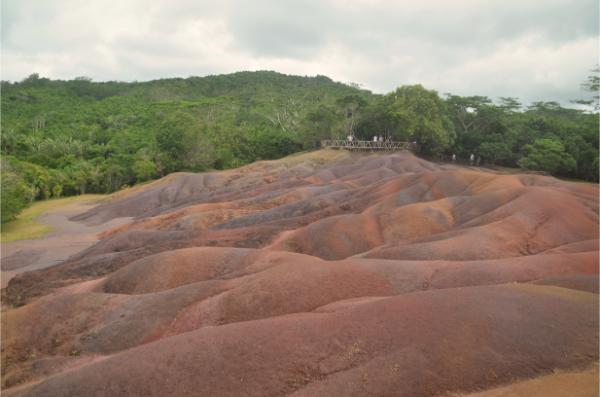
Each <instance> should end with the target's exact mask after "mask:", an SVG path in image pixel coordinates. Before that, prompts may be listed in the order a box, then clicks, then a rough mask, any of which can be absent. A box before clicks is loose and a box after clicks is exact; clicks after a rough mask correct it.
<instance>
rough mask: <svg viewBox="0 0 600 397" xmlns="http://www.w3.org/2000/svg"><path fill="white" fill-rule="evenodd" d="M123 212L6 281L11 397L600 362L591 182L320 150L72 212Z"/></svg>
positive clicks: (393, 386) (461, 380)
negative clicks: (50, 261)
mask: <svg viewBox="0 0 600 397" xmlns="http://www.w3.org/2000/svg"><path fill="white" fill-rule="evenodd" d="M122 216H134V217H135V218H136V219H135V221H134V222H133V223H130V224H128V225H125V226H122V227H119V228H116V229H113V230H111V231H108V232H106V233H104V235H103V239H102V240H101V241H99V242H98V243H97V244H95V245H93V246H92V247H90V248H88V249H86V250H85V251H82V252H81V253H79V254H77V255H76V256H74V257H71V258H70V259H68V260H67V261H65V262H63V263H61V264H59V265H56V266H53V267H50V268H47V269H42V270H38V271H33V272H28V273H23V274H20V275H18V276H17V277H15V278H14V279H13V280H11V281H10V283H9V285H8V287H7V288H5V289H4V290H3V291H2V293H3V304H4V312H3V315H2V331H3V332H2V385H3V389H4V390H3V391H4V392H5V393H7V395H27V396H29V395H32V396H33V395H65V396H80V395H90V396H93V395H98V396H103V395H105V396H113V395H124V396H125V395H136V396H142V395H157V396H158V395H160V396H163V395H211V396H212V395H214V396H234V395H235V396H237V395H256V396H280V395H294V396H317V395H327V396H330V395H331V396H333V395H344V396H346V395H348V396H353V395H356V396H364V395H378V396H397V395H402V396H436V395H439V396H442V395H450V394H452V393H454V394H461V393H473V392H477V391H481V390H485V389H491V388H494V387H506V386H502V385H506V384H510V383H511V382H516V381H526V380H527V379H531V378H538V377H540V376H544V375H547V374H551V373H552V372H553V371H555V370H579V369H585V368H589V366H590V365H593V363H595V362H597V360H598V295H597V294H598V187H597V185H590V184H578V183H569V182H562V181H559V180H557V179H554V178H550V177H545V176H539V175H527V174H523V175H502V174H496V173H494V172H492V171H489V170H487V171H483V170H474V169H465V168H460V167H453V166H448V165H438V164H434V163H430V162H427V161H425V160H422V159H419V158H416V157H414V156H413V155H411V154H409V153H396V154H391V155H373V154H358V153H348V152H338V151H320V152H313V153H307V154H301V155H295V156H291V157H288V158H285V159H282V160H277V161H272V162H260V163H256V164H252V165H250V166H247V167H243V168H240V169H237V170H231V171H224V172H219V173H206V174H174V175H170V176H168V177H166V178H163V179H162V180H159V181H156V182H154V183H151V184H148V185H144V186H140V187H136V188H134V189H130V190H128V191H124V192H122V193H120V194H118V195H116V197H115V199H114V200H113V201H111V202H107V203H104V204H102V205H100V206H98V207H95V208H93V209H92V210H90V211H88V212H87V213H85V214H83V215H80V216H78V217H76V219H77V220H79V221H83V222H87V223H92V224H97V223H102V222H106V221H108V220H110V219H114V218H117V217H122ZM17 265H18V264H17ZM11 266H12V264H11ZM561 379H562V378H561ZM553 382H556V380H553ZM499 390H500V389H499ZM569 390H572V391H573V394H576V393H577V387H576V386H569ZM586 390H587V389H586ZM490 392H491V391H490Z"/></svg>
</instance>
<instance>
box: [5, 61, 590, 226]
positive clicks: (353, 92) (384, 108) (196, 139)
mask: <svg viewBox="0 0 600 397" xmlns="http://www.w3.org/2000/svg"><path fill="white" fill-rule="evenodd" d="M1 88H2V109H1V110H2V125H1V127H2V132H1V133H2V141H1V143H2V145H1V151H2V164H1V166H2V221H6V220H8V219H11V218H13V217H14V216H15V215H16V214H17V213H18V212H19V211H20V210H21V209H22V208H23V207H25V206H26V205H27V204H28V203H29V202H31V201H32V200H35V199H46V198H51V197H60V196H61V195H73V194H81V193H92V192H93V193H106V192H112V191H115V190H117V189H120V188H121V187H123V186H126V185H132V184H135V183H139V182H143V181H146V180H150V179H154V178H158V177H160V176H163V175H166V174H168V173H170V172H174V171H203V170H208V169H225V168H231V167H237V166H240V165H243V164H246V163H250V162H253V161H256V160H259V159H273V158H278V157H282V156H285V155H287V154H290V153H293V152H297V151H299V150H303V149H311V148H315V147H318V145H319V142H320V140H321V139H326V138H341V137H346V136H347V135H354V136H355V137H356V138H358V139H371V138H372V136H373V135H382V136H385V137H390V138H392V139H395V140H411V141H414V140H416V141H417V142H418V144H419V150H420V151H421V154H423V155H427V156H432V157H440V156H448V155H450V154H451V153H456V154H457V156H459V157H465V158H466V157H467V156H469V154H470V153H474V154H476V155H477V156H481V157H482V159H483V161H484V162H485V163H487V164H491V165H494V164H499V165H506V166H520V167H523V168H527V169H535V170H543V171H546V172H549V173H553V174H555V175H560V176H567V177H575V178H581V179H587V180H593V181H597V180H598V118H597V115H593V114H588V113H585V112H582V111H578V110H573V109H565V108H563V107H561V106H559V105H558V104H556V103H553V102H543V103H542V102H540V103H535V104H532V105H531V106H529V107H527V108H523V107H522V106H521V104H519V103H518V101H517V100H516V99H514V98H502V99H501V100H500V101H499V102H498V103H493V102H492V101H491V100H490V99H488V98H485V97H459V96H453V95H447V96H445V97H440V96H439V95H438V94H437V93H436V92H435V91H430V90H427V89H425V88H423V87H422V86H419V85H416V86H403V87H400V88H398V89H397V90H396V91H394V92H392V93H390V94H388V95H384V96H382V95H375V94H372V93H370V92H369V91H366V90H360V89H358V88H357V87H354V86H352V85H346V84H341V83H336V82H333V81H332V80H331V79H329V78H327V77H325V76H317V77H300V76H288V75H283V74H279V73H275V72H240V73H234V74H229V75H220V76H208V77H203V78H201V77H190V78H187V79H162V80H156V81H150V82H143V83H138V82H133V83H123V82H92V81H91V80H90V79H88V78H77V79H74V80H69V81H61V80H50V79H46V78H41V77H39V76H38V75H36V74H34V75H31V76H30V77H28V78H26V79H24V80H23V81H21V82H17V83H9V82H2V87H1Z"/></svg>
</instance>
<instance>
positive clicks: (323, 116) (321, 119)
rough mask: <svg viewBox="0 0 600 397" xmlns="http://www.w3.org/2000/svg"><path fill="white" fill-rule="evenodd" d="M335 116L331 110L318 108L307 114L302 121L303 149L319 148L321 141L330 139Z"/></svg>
mask: <svg viewBox="0 0 600 397" xmlns="http://www.w3.org/2000/svg"><path fill="white" fill-rule="evenodd" d="M335 121H336V120H335V116H334V113H333V111H332V110H331V109H329V108H327V107H320V108H318V109H315V110H313V111H311V112H309V113H308V114H307V115H306V117H305V118H304V120H303V121H302V127H301V132H302V141H303V142H302V143H303V146H304V147H305V148H315V147H319V143H320V141H321V140H323V139H328V138H332V135H333V129H334V126H335Z"/></svg>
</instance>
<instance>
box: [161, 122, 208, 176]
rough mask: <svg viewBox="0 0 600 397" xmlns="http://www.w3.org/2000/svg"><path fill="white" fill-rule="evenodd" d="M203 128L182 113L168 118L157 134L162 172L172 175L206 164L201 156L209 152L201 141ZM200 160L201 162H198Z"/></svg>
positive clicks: (162, 123)
mask: <svg viewBox="0 0 600 397" xmlns="http://www.w3.org/2000/svg"><path fill="white" fill-rule="evenodd" d="M201 134H202V128H201V125H200V124H199V122H198V121H196V120H195V119H194V118H193V117H192V116H190V115H189V114H187V113H184V112H182V111H178V112H175V113H172V114H169V115H168V116H166V117H165V118H164V119H163V121H162V122H161V123H160V126H159V128H158V131H157V133H156V147H157V149H158V151H159V152H160V156H159V158H160V162H161V165H162V167H161V168H162V171H163V174H164V173H170V172H174V171H178V170H182V169H185V168H186V167H188V168H198V166H199V165H200V164H204V158H203V157H201V155H203V154H205V153H206V152H207V150H205V148H204V147H203V144H205V143H206V142H205V141H204V140H202V139H201ZM198 160H200V161H198Z"/></svg>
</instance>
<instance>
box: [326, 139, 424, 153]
mask: <svg viewBox="0 0 600 397" xmlns="http://www.w3.org/2000/svg"><path fill="white" fill-rule="evenodd" d="M321 147H322V148H330V149H348V150H411V151H415V150H416V148H417V145H416V143H414V142H392V141H382V142H379V141H377V142H375V141H355V140H351V141H350V140H347V139H326V140H324V141H321Z"/></svg>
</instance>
